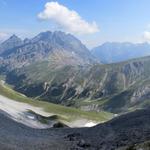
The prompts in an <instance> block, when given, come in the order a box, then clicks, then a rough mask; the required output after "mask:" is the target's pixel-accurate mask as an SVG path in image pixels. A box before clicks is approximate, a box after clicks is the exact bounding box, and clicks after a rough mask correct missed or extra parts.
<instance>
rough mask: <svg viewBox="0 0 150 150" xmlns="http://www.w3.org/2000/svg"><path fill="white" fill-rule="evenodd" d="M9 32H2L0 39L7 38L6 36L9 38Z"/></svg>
mask: <svg viewBox="0 0 150 150" xmlns="http://www.w3.org/2000/svg"><path fill="white" fill-rule="evenodd" d="M8 36H9V35H8V34H7V33H4V32H0V41H3V40H5V39H6V38H8Z"/></svg>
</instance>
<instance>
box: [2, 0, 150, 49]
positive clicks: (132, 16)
mask: <svg viewBox="0 0 150 150" xmlns="http://www.w3.org/2000/svg"><path fill="white" fill-rule="evenodd" d="M48 2H49V4H51V2H57V3H58V4H59V5H60V6H64V7H65V8H66V9H68V10H69V11H72V10H74V11H75V12H76V13H77V14H78V16H80V17H81V18H82V20H80V22H81V24H80V25H79V26H78V27H75V30H74V28H73V25H70V24H68V23H67V22H66V21H67V18H64V19H61V18H60V19H59V20H58V18H59V16H58V17H56V18H54V16H48V17H47V18H46V17H45V18H44V17H41V18H39V17H38V15H39V13H42V12H44V9H45V8H44V6H45V4H46V3H48ZM50 8H51V7H50ZM60 8H61V7H60ZM149 8H150V0H58V1H50V0H49V1H48V0H0V20H1V21H0V34H1V36H2V35H5V34H9V35H10V34H13V33H15V34H17V35H18V36H20V37H22V38H24V37H32V36H34V35H36V34H37V33H39V32H41V31H46V30H64V31H66V32H71V33H72V34H74V35H75V36H77V37H78V38H80V39H81V40H82V41H83V42H84V43H85V44H86V45H87V46H88V47H93V46H97V45H100V44H101V43H104V42H107V41H119V42H124V41H129V42H143V41H148V40H150V11H149ZM61 17H63V16H61ZM60 20H61V21H60ZM76 20H78V19H76ZM76 20H75V21H76ZM62 21H64V23H63V22H62ZM82 21H84V22H82ZM93 21H94V22H95V24H96V27H94V25H93V23H92V22H93ZM77 22H78V21H77ZM73 23H74V22H73ZM87 23H88V25H87ZM85 24H86V25H87V26H85ZM69 25H70V26H71V27H70V26H69ZM84 27H85V30H83V28H84ZM86 27H87V28H86ZM67 28H70V30H69V29H68V30H67ZM79 28H80V29H79ZM88 29H89V30H88ZM90 29H91V30H90ZM82 30H83V31H84V32H83V33H82V32H81V31H82ZM78 31H79V32H78ZM86 31H87V34H86ZM88 31H89V32H88ZM78 33H82V34H78Z"/></svg>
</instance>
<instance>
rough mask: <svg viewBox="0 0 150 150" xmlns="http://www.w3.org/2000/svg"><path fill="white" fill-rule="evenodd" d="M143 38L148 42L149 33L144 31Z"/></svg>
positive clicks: (149, 40)
mask: <svg viewBox="0 0 150 150" xmlns="http://www.w3.org/2000/svg"><path fill="white" fill-rule="evenodd" d="M143 37H144V40H145V41H147V42H150V31H145V32H144V33H143Z"/></svg>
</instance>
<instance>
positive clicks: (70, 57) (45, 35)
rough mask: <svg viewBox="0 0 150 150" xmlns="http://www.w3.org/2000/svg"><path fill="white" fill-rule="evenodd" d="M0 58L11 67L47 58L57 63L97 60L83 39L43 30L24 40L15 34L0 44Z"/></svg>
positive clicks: (81, 63) (74, 63)
mask: <svg viewBox="0 0 150 150" xmlns="http://www.w3.org/2000/svg"><path fill="white" fill-rule="evenodd" d="M0 58H1V59H2V60H3V61H2V63H3V65H5V66H8V67H11V68H20V67H22V66H27V65H29V64H30V63H31V62H32V63H33V62H37V61H45V60H46V61H49V62H51V64H55V65H85V64H90V63H95V62H96V61H95V58H94V57H93V56H92V54H91V53H90V52H89V50H88V49H87V48H86V47H85V46H84V45H83V44H82V43H81V41H79V40H78V39H77V38H75V37H74V36H73V35H71V34H66V33H64V32H61V31H55V32H50V31H47V32H42V33H40V34H38V35H37V36H35V37H34V38H32V39H26V40H24V41H22V40H21V39H20V38H18V37H17V36H15V35H13V36H11V37H10V38H9V39H8V40H6V41H5V42H3V43H2V44H1V45H0Z"/></svg>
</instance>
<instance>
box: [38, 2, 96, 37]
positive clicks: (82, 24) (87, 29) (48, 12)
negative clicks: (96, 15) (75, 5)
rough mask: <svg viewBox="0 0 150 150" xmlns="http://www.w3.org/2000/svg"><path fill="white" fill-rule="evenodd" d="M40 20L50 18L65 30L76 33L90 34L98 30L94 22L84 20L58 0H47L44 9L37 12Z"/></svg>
mask: <svg viewBox="0 0 150 150" xmlns="http://www.w3.org/2000/svg"><path fill="white" fill-rule="evenodd" d="M38 18H39V19H41V20H50V21H52V22H54V23H56V24H58V25H59V26H60V27H61V28H63V29H64V30H65V31H67V32H71V33H77V34H92V33H96V32H98V31H99V28H98V26H97V24H96V23H95V22H92V23H89V22H87V21H85V20H84V19H83V18H82V17H81V16H80V15H79V14H78V13H77V12H76V11H74V10H70V9H69V8H67V7H65V6H63V5H60V4H59V3H58V2H48V3H46V4H45V9H44V10H43V11H42V12H41V13H39V14H38Z"/></svg>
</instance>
